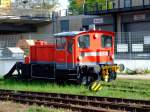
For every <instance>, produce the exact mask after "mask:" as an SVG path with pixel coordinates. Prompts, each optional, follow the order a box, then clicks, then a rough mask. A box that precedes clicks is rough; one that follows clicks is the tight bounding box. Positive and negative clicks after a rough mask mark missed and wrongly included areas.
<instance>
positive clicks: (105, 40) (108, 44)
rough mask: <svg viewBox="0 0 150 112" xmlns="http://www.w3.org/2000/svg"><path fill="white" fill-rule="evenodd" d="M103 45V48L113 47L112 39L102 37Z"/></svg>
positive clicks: (105, 36)
mask: <svg viewBox="0 0 150 112" xmlns="http://www.w3.org/2000/svg"><path fill="white" fill-rule="evenodd" d="M101 44H102V47H103V48H106V47H112V37H111V36H108V35H102V37H101Z"/></svg>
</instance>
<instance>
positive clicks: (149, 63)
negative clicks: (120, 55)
mask: <svg viewBox="0 0 150 112" xmlns="http://www.w3.org/2000/svg"><path fill="white" fill-rule="evenodd" d="M114 63H117V64H124V66H125V69H131V70H135V69H140V70H141V69H150V60H122V59H119V60H117V59H116V60H115V61H114Z"/></svg>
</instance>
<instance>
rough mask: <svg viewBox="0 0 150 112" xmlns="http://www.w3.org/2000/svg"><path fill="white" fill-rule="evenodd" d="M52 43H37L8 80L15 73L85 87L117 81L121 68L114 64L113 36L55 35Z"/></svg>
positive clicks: (98, 33) (101, 33)
mask: <svg viewBox="0 0 150 112" xmlns="http://www.w3.org/2000/svg"><path fill="white" fill-rule="evenodd" d="M53 39H54V42H53V43H48V42H45V41H37V42H36V43H35V45H34V46H31V47H30V55H29V56H27V57H25V62H24V63H23V62H17V63H16V64H15V65H14V66H13V68H12V69H11V70H10V71H9V72H8V73H7V74H6V75H5V78H8V77H11V76H12V75H13V72H14V71H15V70H16V71H17V73H18V74H17V77H19V78H46V79H54V80H56V81H62V82H63V81H67V80H75V81H78V82H80V83H83V84H89V83H91V82H93V81H95V80H104V81H111V80H115V79H116V71H117V69H118V68H119V67H118V66H117V65H116V64H114V63H113V61H114V33H113V32H108V31H99V30H91V31H72V32H63V33H58V34H55V35H54V37H53Z"/></svg>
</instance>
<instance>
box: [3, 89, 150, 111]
mask: <svg viewBox="0 0 150 112" xmlns="http://www.w3.org/2000/svg"><path fill="white" fill-rule="evenodd" d="M0 100H2V101H15V102H19V103H28V104H37V105H45V106H52V107H56V108H67V109H70V110H73V111H82V112H84V111H88V112H116V111H117V112H122V111H130V112H150V101H148V100H131V99H122V98H109V97H95V96H83V95H70V94H58V93H40V92H27V91H13V90H0Z"/></svg>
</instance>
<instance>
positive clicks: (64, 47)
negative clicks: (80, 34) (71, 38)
mask: <svg viewBox="0 0 150 112" xmlns="http://www.w3.org/2000/svg"><path fill="white" fill-rule="evenodd" d="M57 39H61V45H63V44H64V46H63V48H59V47H58V45H59V44H58V40H57ZM62 40H64V41H65V42H64V43H62ZM66 44H67V40H66V38H65V37H57V38H56V50H65V49H66Z"/></svg>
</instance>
